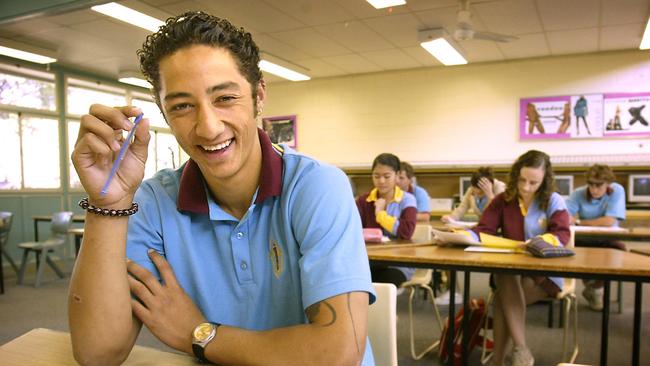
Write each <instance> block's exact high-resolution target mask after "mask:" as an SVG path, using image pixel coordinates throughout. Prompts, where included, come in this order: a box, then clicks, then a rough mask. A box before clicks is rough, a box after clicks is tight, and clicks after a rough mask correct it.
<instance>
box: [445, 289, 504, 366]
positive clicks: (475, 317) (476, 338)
mask: <svg viewBox="0 0 650 366" xmlns="http://www.w3.org/2000/svg"><path fill="white" fill-rule="evenodd" d="M463 316H464V312H463V308H462V307H461V308H460V310H458V312H457V313H456V316H455V317H454V335H453V342H454V354H453V356H452V357H453V360H454V365H456V366H459V365H460V364H461V348H462V344H461V342H462V339H463V337H462V335H463V329H462V326H463ZM468 316H469V318H468V320H469V333H468V334H469V338H468V342H467V354H468V355H469V354H470V353H471V352H472V350H473V349H474V347H476V346H479V347H481V348H483V347H485V348H486V350H487V351H488V352H491V351H492V349H493V348H494V342H493V341H492V339H490V338H489V337H487V334H486V332H487V330H488V329H491V328H492V324H491V323H492V322H491V320H492V319H491V318H489V317H488V316H487V307H486V305H485V300H483V299H472V300H471V301H470V303H469V315H468ZM448 338H449V318H447V322H446V323H445V327H444V328H443V330H442V335H441V337H440V347H439V348H438V350H439V352H438V356H440V360H441V361H442V362H444V363H445V364H446V363H447V362H448V360H449V354H448V352H447V339H448Z"/></svg>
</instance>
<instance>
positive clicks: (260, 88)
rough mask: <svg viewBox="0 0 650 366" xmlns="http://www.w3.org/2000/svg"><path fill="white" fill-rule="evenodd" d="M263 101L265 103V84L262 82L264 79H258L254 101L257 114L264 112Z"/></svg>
mask: <svg viewBox="0 0 650 366" xmlns="http://www.w3.org/2000/svg"><path fill="white" fill-rule="evenodd" d="M265 101H266V82H265V81H264V79H260V81H259V82H258V83H257V100H256V101H255V103H256V109H257V114H261V113H262V110H264V103H265Z"/></svg>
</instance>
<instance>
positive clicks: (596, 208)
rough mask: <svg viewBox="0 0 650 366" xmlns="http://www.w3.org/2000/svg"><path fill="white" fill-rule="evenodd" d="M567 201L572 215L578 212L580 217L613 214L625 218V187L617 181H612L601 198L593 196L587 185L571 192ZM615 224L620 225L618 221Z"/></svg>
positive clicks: (588, 218) (597, 216) (621, 218)
mask: <svg viewBox="0 0 650 366" xmlns="http://www.w3.org/2000/svg"><path fill="white" fill-rule="evenodd" d="M566 203H567V207H568V208H569V212H570V213H571V216H575V215H576V214H577V215H578V217H579V218H580V219H586V220H590V219H597V218H599V217H602V216H611V217H615V218H617V219H618V220H625V189H624V188H623V186H621V185H620V184H618V183H616V182H614V183H611V184H610V186H609V189H608V190H607V192H606V193H605V194H604V195H603V196H602V197H600V198H593V197H591V195H590V194H589V188H588V187H587V186H582V187H579V188H578V189H576V190H575V191H573V192H572V193H571V195H570V196H569V198H568V199H567V202H566ZM615 226H618V221H617V222H616V224H615Z"/></svg>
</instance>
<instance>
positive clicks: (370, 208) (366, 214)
mask: <svg viewBox="0 0 650 366" xmlns="http://www.w3.org/2000/svg"><path fill="white" fill-rule="evenodd" d="M369 194H370V193H366V194H364V195H361V196H359V198H357V209H358V210H359V216H361V227H362V228H364V229H369V228H377V229H381V228H382V227H381V225H379V224H378V223H377V220H375V202H374V201H373V202H368V201H366V200H367V199H368V195H369Z"/></svg>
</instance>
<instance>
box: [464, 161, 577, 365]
mask: <svg viewBox="0 0 650 366" xmlns="http://www.w3.org/2000/svg"><path fill="white" fill-rule="evenodd" d="M569 220H570V217H569V211H568V210H567V207H566V204H565V202H564V200H563V199H562V197H561V196H560V195H559V194H558V193H556V192H554V178H553V170H552V167H551V161H550V158H549V156H548V155H547V154H545V153H543V152H541V151H536V150H530V151H528V152H526V153H525V154H523V155H521V156H520V157H519V158H518V159H517V161H516V162H515V163H514V164H513V165H512V168H511V170H510V179H509V181H508V184H507V188H506V191H505V192H504V193H501V194H499V195H497V196H496V197H495V198H494V199H493V200H492V202H491V203H490V205H489V206H488V207H487V208H486V209H485V211H484V212H483V216H482V217H481V221H480V222H479V223H478V225H477V226H476V227H474V228H473V229H472V230H471V231H469V233H470V234H472V235H473V236H474V237H475V239H477V240H478V238H479V237H480V235H479V234H480V233H486V234H492V235H495V234H497V232H501V234H502V235H503V237H506V238H508V239H514V240H521V241H535V240H543V241H546V242H549V243H551V244H553V245H564V244H566V243H568V241H569V239H570V236H571V232H570V229H569ZM493 279H494V284H495V285H496V290H495V300H494V305H495V307H494V310H495V311H494V358H493V359H494V365H496V366H499V365H502V364H503V361H504V356H505V349H506V346H507V344H508V342H509V340H510V339H512V343H513V345H514V349H513V352H512V365H513V366H533V364H534V362H535V361H534V359H533V356H532V354H531V352H530V350H529V349H528V347H527V345H526V333H525V328H526V305H528V304H532V303H535V302H537V301H539V300H541V299H544V298H547V297H549V296H555V295H556V294H557V293H558V292H560V290H561V288H562V285H563V284H562V279H561V278H551V277H543V276H540V277H528V276H520V275H511V274H498V275H496V274H495V275H494V276H493Z"/></svg>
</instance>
